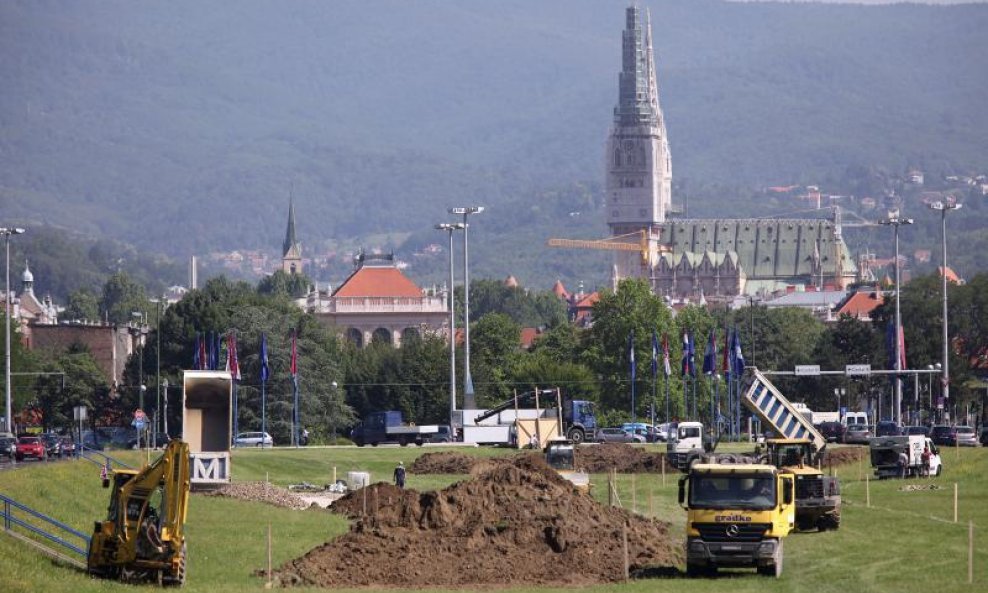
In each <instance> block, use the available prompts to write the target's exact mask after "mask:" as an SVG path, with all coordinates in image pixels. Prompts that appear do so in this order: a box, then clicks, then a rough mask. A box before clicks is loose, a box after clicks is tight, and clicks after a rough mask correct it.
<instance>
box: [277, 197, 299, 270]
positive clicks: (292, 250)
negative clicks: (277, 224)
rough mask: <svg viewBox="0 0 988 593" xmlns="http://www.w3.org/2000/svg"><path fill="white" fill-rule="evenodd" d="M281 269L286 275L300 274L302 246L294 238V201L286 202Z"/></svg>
mask: <svg viewBox="0 0 988 593" xmlns="http://www.w3.org/2000/svg"><path fill="white" fill-rule="evenodd" d="M281 253H282V256H281V269H282V270H283V271H284V272H285V273H286V274H292V275H295V274H301V273H302V244H301V243H299V242H298V239H296V238H295V200H294V198H289V200H288V229H287V230H286V231H285V243H284V244H283V245H282V250H281Z"/></svg>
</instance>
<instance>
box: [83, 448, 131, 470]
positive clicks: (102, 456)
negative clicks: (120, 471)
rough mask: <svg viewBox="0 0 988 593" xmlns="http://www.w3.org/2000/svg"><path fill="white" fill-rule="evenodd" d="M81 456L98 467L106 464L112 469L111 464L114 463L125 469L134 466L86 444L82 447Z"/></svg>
mask: <svg viewBox="0 0 988 593" xmlns="http://www.w3.org/2000/svg"><path fill="white" fill-rule="evenodd" d="M82 458H83V459H85V460H86V461H88V462H90V463H92V464H95V465H96V466H98V467H103V466H106V467H109V468H110V469H113V465H114V464H116V465H117V466H119V467H123V468H126V469H134V466H132V465H128V464H126V463H124V462H123V461H120V460H119V459H116V458H114V457H110V456H109V455H107V454H106V453H103V452H102V451H100V450H99V449H93V448H92V447H86V446H83V447H82ZM96 458H99V459H96Z"/></svg>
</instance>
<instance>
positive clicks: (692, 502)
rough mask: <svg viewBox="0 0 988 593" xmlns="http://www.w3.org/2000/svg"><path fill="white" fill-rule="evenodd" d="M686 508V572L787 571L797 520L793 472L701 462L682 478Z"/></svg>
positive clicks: (681, 495)
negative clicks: (788, 543) (788, 539)
mask: <svg viewBox="0 0 988 593" xmlns="http://www.w3.org/2000/svg"><path fill="white" fill-rule="evenodd" d="M679 504H680V505H681V506H682V507H683V508H684V509H686V511H687V516H686V573H687V574H688V575H690V576H696V575H699V574H703V573H714V572H716V571H717V569H718V568H720V567H751V568H755V569H756V570H757V571H758V573H759V574H763V575H768V576H776V577H778V576H781V574H782V564H783V546H782V542H783V538H784V537H785V536H787V535H789V532H790V531H792V529H793V528H794V525H795V516H796V503H795V486H794V480H793V476H792V474H788V473H786V472H783V471H781V470H779V469H778V468H776V467H774V466H771V465H763V464H706V463H696V464H694V465H693V466H692V467H691V468H690V469H689V472H688V473H687V474H686V475H685V476H683V477H682V478H680V480H679Z"/></svg>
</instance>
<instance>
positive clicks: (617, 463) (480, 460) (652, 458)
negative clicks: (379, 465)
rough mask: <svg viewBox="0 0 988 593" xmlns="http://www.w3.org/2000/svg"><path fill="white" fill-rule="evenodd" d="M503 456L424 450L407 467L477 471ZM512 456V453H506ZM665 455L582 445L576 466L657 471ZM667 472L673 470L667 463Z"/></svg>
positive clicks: (593, 470) (441, 471)
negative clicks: (423, 452) (427, 451)
mask: <svg viewBox="0 0 988 593" xmlns="http://www.w3.org/2000/svg"><path fill="white" fill-rule="evenodd" d="M518 456H530V457H535V458H541V454H540V453H535V452H532V451H524V452H521V453H519V454H518ZM504 459H506V458H499V457H476V456H473V455H467V454H465V453H457V452H455V451H444V452H439V453H425V454H423V455H421V456H419V458H418V459H416V460H415V462H414V463H413V464H412V465H411V466H410V467H409V471H410V472H411V473H413V474H477V473H482V472H484V471H487V470H489V469H492V468H493V467H495V466H496V464H498V463H500V462H502V461H503V460H504ZM507 459H509V460H511V459H514V457H508V458H507ZM664 462H665V455H664V454H662V453H655V452H651V451H648V450H646V449H642V448H640V447H632V446H631V445H628V444H625V443H601V444H599V445H581V446H579V447H577V449H576V466H577V467H578V468H580V469H583V470H585V471H587V472H590V473H605V472H609V471H611V470H612V469H614V470H616V471H617V472H618V473H637V474H643V473H660V472H661V471H662V464H663V463H664ZM666 471H667V472H673V471H676V470H675V468H673V467H672V466H670V465H666Z"/></svg>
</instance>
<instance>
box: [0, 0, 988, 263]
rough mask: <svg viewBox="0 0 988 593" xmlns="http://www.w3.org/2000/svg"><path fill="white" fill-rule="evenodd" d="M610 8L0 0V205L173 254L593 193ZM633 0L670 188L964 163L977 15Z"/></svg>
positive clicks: (401, 227) (935, 9)
mask: <svg viewBox="0 0 988 593" xmlns="http://www.w3.org/2000/svg"><path fill="white" fill-rule="evenodd" d="M626 4H627V3H625V2H608V3H604V2H598V1H595V0H540V1H538V2H531V1H530V0H501V1H498V2H449V1H446V0H420V1H417V2H406V1H404V0H391V1H387V0H366V1H361V2H277V1H264V2H262V1H259V0H236V1H233V0H230V1H225V2H224V1H217V2H199V1H193V0H186V1H183V0H179V1H171V2H151V1H136V2H135V1H132V0H117V1H113V0H107V1H104V2H85V3H82V2H57V1H42V0H20V1H18V0H6V1H5V2H3V3H0V76H2V79H3V81H4V89H3V92H2V93H0V155H2V158H0V210H2V212H3V216H4V217H5V218H6V219H8V220H16V221H18V222H20V223H31V222H37V221H45V222H48V223H51V224H54V225H62V226H68V227H72V228H74V229H76V230H80V231H83V232H86V233H89V234H94V235H105V236H110V237H113V238H117V239H121V240H125V241H129V242H132V243H134V244H136V245H137V246H138V247H139V248H143V249H153V250H156V251H160V252H162V253H167V254H172V255H187V254H190V253H203V252H204V251H206V250H209V249H216V248H221V247H222V248H227V249H232V248H235V247H264V248H269V249H272V250H274V249H275V248H276V247H277V246H280V245H281V239H282V237H283V233H284V221H285V214H286V210H287V201H288V195H289V193H290V192H291V191H293V192H294V196H295V202H296V208H297V211H298V213H299V224H298V226H299V229H298V230H299V236H300V237H302V238H303V241H304V242H305V243H306V246H307V249H310V250H314V249H316V248H318V247H320V246H321V245H320V243H321V242H323V241H328V240H333V239H338V238H341V237H347V238H354V237H366V236H367V235H369V234H371V233H375V232H382V231H388V232H403V231H405V232H416V231H419V232H421V231H422V230H423V229H428V228H429V227H431V225H432V224H433V223H435V222H438V221H439V220H438V219H443V218H445V209H446V208H447V207H448V206H451V205H457V204H465V203H477V204H485V205H487V206H488V207H489V208H490V209H491V216H493V215H494V214H495V213H496V209H497V206H498V205H501V204H515V203H524V202H525V201H526V200H528V201H532V200H535V199H537V198H536V196H540V195H543V192H545V191H547V190H551V189H552V188H559V187H567V186H570V184H573V183H582V184H587V185H588V186H589V187H593V186H594V185H595V184H599V182H600V179H601V177H602V174H603V165H602V161H603V158H602V149H603V143H604V140H605V138H606V134H607V130H608V127H609V125H610V123H611V113H612V109H613V107H614V103H615V101H616V97H617V73H618V71H619V69H620V46H621V30H622V28H623V27H624V7H625V6H626ZM639 4H643V5H645V6H648V7H649V8H650V9H651V14H652V23H653V29H654V41H655V49H656V53H657V59H658V65H659V69H660V70H659V86H660V93H661V99H662V104H663V108H664V110H665V115H666V119H667V124H668V130H669V135H670V139H671V146H672V155H673V170H674V175H675V177H676V179H677V180H679V181H682V180H693V181H694V182H700V183H707V182H710V183H713V182H724V183H730V184H749V185H751V186H757V185H762V184H777V183H779V184H781V183H787V182H796V181H802V182H813V181H815V180H816V179H817V178H819V177H820V176H822V175H827V174H835V173H840V172H842V171H844V170H845V169H846V168H847V167H848V166H849V165H859V166H879V167H886V168H888V169H889V170H892V171H895V172H901V171H903V170H904V169H905V168H906V167H907V166H910V165H914V166H921V167H924V168H925V169H927V170H928V171H929V172H931V173H937V174H939V173H941V172H946V171H957V170H961V171H968V170H976V169H978V168H983V166H984V164H985V154H988V151H986V144H988V140H986V136H985V134H984V130H985V129H988V110H986V109H984V98H985V97H986V96H988V77H985V75H984V73H985V72H986V70H988V66H986V64H988V60H986V53H988V44H985V43H984V32H985V31H986V30H988V7H986V6H984V5H958V6H921V5H906V4H903V5H890V6H854V5H844V4H803V3H779V4H777V3H764V4H763V3H730V2H729V3H723V2H714V1H711V0H691V1H689V2H683V1H679V0H669V1H654V2H643V3H639ZM292 187H294V190H292V189H291V188H292ZM676 199H678V197H677V198H676ZM725 199H726V197H725ZM708 206H710V205H708ZM726 206H727V204H725V207H726ZM713 207H716V205H713ZM722 210H723V209H722ZM508 218H510V217H508ZM509 222H510V221H509ZM505 227H506V228H510V225H509V224H505ZM540 233H541V230H540ZM552 233H553V230H552V229H545V233H544V235H543V236H548V235H550V234H552ZM505 242H506V243H510V240H505ZM310 252H311V251H310ZM476 257H477V258H478V259H479V261H480V262H483V260H484V258H487V257H491V256H490V255H489V254H487V253H485V252H484V247H483V246H482V245H480V246H478V251H477V252H476Z"/></svg>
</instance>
